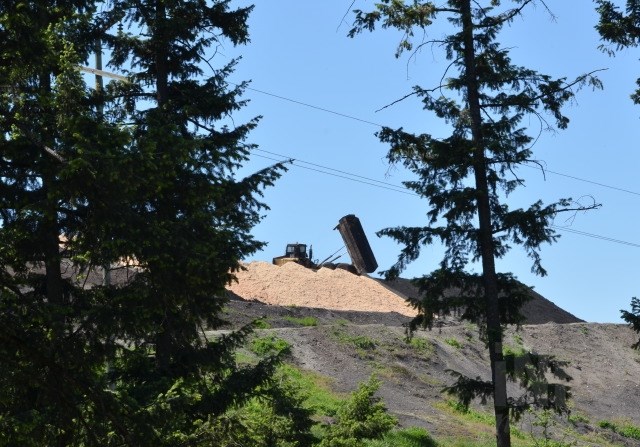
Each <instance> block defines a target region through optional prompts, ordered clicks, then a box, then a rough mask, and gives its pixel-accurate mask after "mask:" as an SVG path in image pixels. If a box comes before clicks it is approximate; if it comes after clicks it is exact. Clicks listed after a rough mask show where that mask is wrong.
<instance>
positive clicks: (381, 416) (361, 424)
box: [319, 377, 398, 447]
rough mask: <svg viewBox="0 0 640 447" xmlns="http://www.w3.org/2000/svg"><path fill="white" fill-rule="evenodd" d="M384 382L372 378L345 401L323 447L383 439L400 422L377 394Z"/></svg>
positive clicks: (350, 446)
mask: <svg viewBox="0 0 640 447" xmlns="http://www.w3.org/2000/svg"><path fill="white" fill-rule="evenodd" d="M379 387H380V382H379V381H378V380H377V379H375V378H373V377H372V378H370V379H369V380H368V381H367V382H365V383H361V384H360V386H359V387H358V389H357V390H356V391H355V392H354V393H353V394H352V395H351V398H350V399H349V400H347V401H345V402H344V403H343V404H342V405H341V406H340V408H339V409H338V412H337V414H336V422H335V423H334V424H333V425H330V426H329V427H328V430H327V434H326V436H325V437H324V439H323V440H322V441H321V443H320V445H319V447H359V446H361V445H363V440H366V439H381V438H382V437H383V436H384V435H385V434H386V433H388V432H389V430H391V429H392V428H393V427H394V426H395V425H396V424H397V423H398V421H397V419H396V418H395V417H393V416H391V415H389V414H388V413H387V410H386V408H385V407H384V405H383V403H382V402H381V401H380V399H379V398H377V397H375V396H374V395H375V393H376V391H377V390H378V388H379Z"/></svg>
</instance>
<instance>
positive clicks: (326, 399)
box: [280, 363, 347, 416]
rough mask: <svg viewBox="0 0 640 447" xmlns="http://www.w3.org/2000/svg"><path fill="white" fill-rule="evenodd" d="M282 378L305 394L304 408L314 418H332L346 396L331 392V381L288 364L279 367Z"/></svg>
mask: <svg viewBox="0 0 640 447" xmlns="http://www.w3.org/2000/svg"><path fill="white" fill-rule="evenodd" d="M280 371H281V372H282V373H283V375H284V377H286V378H287V379H288V380H291V381H292V382H293V383H294V384H295V385H296V386H297V387H299V388H300V389H302V390H304V392H305V394H306V399H305V404H304V406H305V408H309V409H311V410H313V412H314V413H315V414H316V416H333V415H335V414H336V411H337V410H338V407H339V406H340V403H341V402H342V401H343V400H344V399H345V398H346V397H347V395H346V394H341V393H336V392H334V391H332V390H331V383H332V380H331V379H330V378H327V377H325V376H323V375H321V374H318V373H316V372H313V371H308V370H303V369H300V368H297V367H295V366H293V365H290V364H287V363H285V364H283V365H281V366H280Z"/></svg>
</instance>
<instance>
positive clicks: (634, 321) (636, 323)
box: [620, 297, 640, 349]
mask: <svg viewBox="0 0 640 447" xmlns="http://www.w3.org/2000/svg"><path fill="white" fill-rule="evenodd" d="M620 313H622V319H623V320H624V321H626V322H627V323H629V326H630V327H631V328H632V329H633V330H634V331H636V332H637V333H639V334H640V300H639V299H638V298H636V297H633V298H631V312H629V311H628V310H620ZM633 348H634V349H640V340H638V342H637V343H635V344H634V345H633Z"/></svg>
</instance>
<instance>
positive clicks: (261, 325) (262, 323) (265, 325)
mask: <svg viewBox="0 0 640 447" xmlns="http://www.w3.org/2000/svg"><path fill="white" fill-rule="evenodd" d="M253 327H255V328H256V329H271V323H269V322H268V321H267V319H266V318H260V319H258V320H256V321H254V322H253Z"/></svg>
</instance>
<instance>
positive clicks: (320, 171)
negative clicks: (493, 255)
mask: <svg viewBox="0 0 640 447" xmlns="http://www.w3.org/2000/svg"><path fill="white" fill-rule="evenodd" d="M262 152H266V153H270V154H273V155H276V156H278V157H284V158H273V157H267V156H265V155H260V154H254V155H255V156H257V157H261V158H266V159H267V160H272V161H276V162H283V161H287V160H291V162H292V164H293V162H295V161H297V160H294V159H292V158H289V157H286V156H284V155H281V154H276V153H273V152H268V151H262ZM309 164H312V165H314V164H313V163H309ZM294 166H296V167H298V168H303V169H308V170H310V171H315V172H319V173H321V174H326V175H332V176H334V177H339V178H343V179H346V180H351V181H352V182H358V183H362V184H365V185H368V186H374V187H377V188H384V189H389V190H391V191H394V192H399V193H403V194H409V195H414V196H418V194H416V193H413V192H410V191H409V190H408V189H407V188H406V187H403V186H402V187H401V186H397V185H392V184H391V183H385V182H380V183H383V184H388V185H392V186H393V188H389V187H386V186H383V185H379V184H375V183H370V182H365V181H362V180H358V179H357V178H353V177H360V178H365V179H368V178H367V177H361V176H358V175H356V174H351V173H349V172H346V171H340V170H337V169H333V168H329V167H327V166H322V165H315V166H319V167H322V168H323V169H329V170H333V171H336V172H341V173H344V174H347V175H349V176H352V177H348V176H345V175H338V174H333V173H331V172H327V171H323V170H320V169H314V168H310V167H308V166H302V165H299V164H294ZM370 180H372V181H374V182H379V180H374V179H370ZM397 188H403V189H404V191H402V190H400V189H397ZM551 227H552V228H554V229H556V230H559V231H565V232H567V233H573V234H578V235H581V236H586V237H590V238H593V239H600V240H603V241H606V242H612V243H616V244H621V245H627V246H629V247H636V248H640V244H637V243H634V242H629V241H623V240H621V239H615V238H612V237H608V236H602V235H599V234H593V233H588V232H586V231H580V230H575V229H573V228H568V227H561V226H558V225H551Z"/></svg>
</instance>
